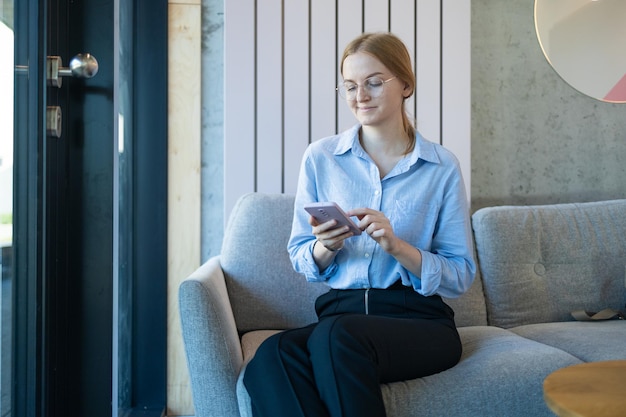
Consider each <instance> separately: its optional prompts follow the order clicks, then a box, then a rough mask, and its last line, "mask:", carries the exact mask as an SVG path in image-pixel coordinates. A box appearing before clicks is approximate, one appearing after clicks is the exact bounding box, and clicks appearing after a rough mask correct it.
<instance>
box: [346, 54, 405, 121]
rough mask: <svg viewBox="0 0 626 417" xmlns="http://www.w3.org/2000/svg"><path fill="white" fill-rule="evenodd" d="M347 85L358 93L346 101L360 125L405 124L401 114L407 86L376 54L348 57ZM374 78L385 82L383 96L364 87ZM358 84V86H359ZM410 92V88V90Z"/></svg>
mask: <svg viewBox="0 0 626 417" xmlns="http://www.w3.org/2000/svg"><path fill="white" fill-rule="evenodd" d="M342 75H343V81H344V85H345V84H348V85H352V86H353V87H354V88H353V91H356V97H355V98H354V100H349V99H348V100H346V102H347V103H348V106H349V107H350V109H351V110H352V113H354V116H355V117H356V118H357V120H358V121H359V123H361V124H362V125H363V126H372V127H382V126H384V125H386V124H390V123H402V112H403V111H404V110H403V103H404V97H405V94H408V92H407V91H405V87H404V85H403V83H402V81H401V80H400V79H398V78H394V77H395V75H394V74H392V73H391V72H390V71H389V70H388V69H387V67H386V66H385V65H383V63H382V62H380V61H379V60H378V59H377V58H375V57H374V56H373V55H370V54H368V53H365V52H356V53H354V54H352V55H348V56H347V57H346V59H345V60H344V61H343V74H342ZM372 77H377V78H379V79H380V80H382V81H387V80H389V79H390V78H393V79H392V80H391V81H387V82H384V83H383V84H382V93H381V94H380V95H379V96H378V97H374V96H375V95H376V94H371V93H370V91H368V88H364V86H365V85H367V84H368V83H367V82H366V80H370V79H371V78H372ZM356 85H358V87H356ZM407 89H408V87H407Z"/></svg>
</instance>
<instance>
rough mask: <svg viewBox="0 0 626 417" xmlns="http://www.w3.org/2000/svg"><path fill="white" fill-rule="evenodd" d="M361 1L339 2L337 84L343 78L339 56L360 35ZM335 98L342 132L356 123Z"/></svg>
mask: <svg viewBox="0 0 626 417" xmlns="http://www.w3.org/2000/svg"><path fill="white" fill-rule="evenodd" d="M362 4H363V3H362V1H361V0H339V3H338V4H337V5H338V12H337V14H338V15H337V22H338V28H337V65H336V66H335V68H334V70H335V71H336V73H337V83H340V82H341V81H342V80H343V78H342V76H341V74H340V69H339V68H340V67H341V62H340V61H341V56H342V55H343V51H344V49H345V48H346V46H347V45H348V43H349V42H350V41H352V40H353V39H354V38H356V37H357V36H359V35H360V34H361V33H362V28H363V24H362V22H363V8H362ZM336 97H337V131H338V132H342V131H344V130H346V129H348V128H349V127H351V126H353V125H354V124H355V123H356V119H355V118H354V115H353V114H352V111H351V110H350V108H349V107H348V105H347V103H346V101H345V100H344V99H343V98H341V96H340V95H339V94H336Z"/></svg>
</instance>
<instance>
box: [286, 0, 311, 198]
mask: <svg viewBox="0 0 626 417" xmlns="http://www.w3.org/2000/svg"><path fill="white" fill-rule="evenodd" d="M284 22H285V68H284V76H285V107H284V115H285V118H284V126H285V156H284V158H285V161H284V164H285V179H284V181H285V190H284V191H285V193H288V194H294V193H295V192H296V186H297V184H298V173H299V171H300V160H301V159H302V154H303V152H304V150H305V148H306V146H307V145H308V144H309V111H310V109H309V24H308V23H309V1H308V0H286V1H285V19H284Z"/></svg>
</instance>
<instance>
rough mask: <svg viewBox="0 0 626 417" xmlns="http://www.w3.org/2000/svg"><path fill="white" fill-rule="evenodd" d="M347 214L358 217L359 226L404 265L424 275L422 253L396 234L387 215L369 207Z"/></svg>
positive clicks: (415, 272)
mask: <svg viewBox="0 0 626 417" xmlns="http://www.w3.org/2000/svg"><path fill="white" fill-rule="evenodd" d="M346 214H347V215H348V216H356V217H358V218H359V223H358V226H359V228H360V229H361V230H363V231H364V232H365V233H367V234H368V235H369V236H370V237H371V238H372V239H374V240H375V241H376V242H377V243H378V244H379V245H380V247H381V248H383V250H384V251H385V252H387V253H388V254H390V255H391V256H393V257H394V258H396V260H397V261H398V262H400V264H401V265H402V266H404V267H405V268H406V269H408V270H409V271H411V272H412V273H413V274H414V275H416V276H418V277H419V276H421V275H422V253H421V252H420V250H419V249H417V248H416V247H414V246H412V245H410V244H409V243H407V242H406V241H404V240H402V239H400V238H399V237H398V236H396V234H395V233H394V231H393V228H392V227H391V222H390V221H389V219H388V218H387V216H385V215H384V214H383V213H381V212H380V211H376V210H372V209H369V208H358V209H354V210H350V211H348V212H347V213H346Z"/></svg>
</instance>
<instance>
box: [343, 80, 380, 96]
mask: <svg viewBox="0 0 626 417" xmlns="http://www.w3.org/2000/svg"><path fill="white" fill-rule="evenodd" d="M384 84H385V81H383V80H382V79H381V78H379V77H371V78H368V79H367V80H365V81H364V82H363V85H361V86H360V87H361V88H363V89H365V91H366V92H367V94H368V95H369V96H370V97H372V98H376V97H379V96H380V95H381V94H382V93H383V85H384ZM337 91H338V92H339V95H340V96H341V97H343V98H345V99H346V100H350V101H352V100H355V99H356V95H357V93H358V91H359V85H358V84H356V83H352V82H347V83H341V84H340V85H339V86H338V87H337Z"/></svg>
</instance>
